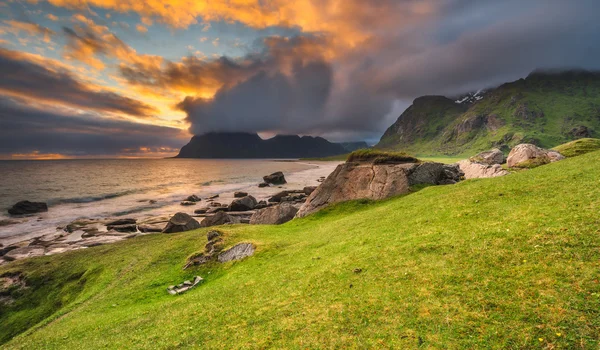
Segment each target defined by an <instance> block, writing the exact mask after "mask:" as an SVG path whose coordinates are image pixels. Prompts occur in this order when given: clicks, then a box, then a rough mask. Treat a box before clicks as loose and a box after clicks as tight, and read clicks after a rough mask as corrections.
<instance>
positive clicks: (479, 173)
mask: <svg viewBox="0 0 600 350" xmlns="http://www.w3.org/2000/svg"><path fill="white" fill-rule="evenodd" d="M458 166H459V167H460V170H461V171H462V172H463V173H464V174H465V175H464V176H465V179H479V178H488V177H497V176H504V175H508V174H509V172H508V171H506V170H504V169H502V166H501V165H499V164H494V165H487V164H480V163H475V162H471V161H469V160H461V161H460V162H458Z"/></svg>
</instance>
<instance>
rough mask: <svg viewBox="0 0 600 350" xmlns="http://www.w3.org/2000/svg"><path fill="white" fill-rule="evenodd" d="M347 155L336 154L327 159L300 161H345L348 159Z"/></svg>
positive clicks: (318, 158)
mask: <svg viewBox="0 0 600 350" xmlns="http://www.w3.org/2000/svg"><path fill="white" fill-rule="evenodd" d="M349 154H350V153H344V154H338V155H336V156H329V157H317V158H300V160H311V161H323V162H332V161H345V160H346V159H347V158H348V155H349Z"/></svg>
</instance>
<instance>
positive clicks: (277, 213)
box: [250, 203, 298, 225]
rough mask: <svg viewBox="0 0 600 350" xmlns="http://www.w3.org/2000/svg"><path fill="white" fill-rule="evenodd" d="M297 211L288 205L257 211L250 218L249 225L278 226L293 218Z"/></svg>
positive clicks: (283, 204)
mask: <svg viewBox="0 0 600 350" xmlns="http://www.w3.org/2000/svg"><path fill="white" fill-rule="evenodd" d="M297 212H298V209H297V208H295V207H294V206H292V205H291V204H288V203H282V204H278V205H274V206H272V207H268V208H264V209H260V210H258V211H257V212H256V213H254V214H253V215H252V217H251V218H250V225H280V224H283V223H285V222H288V221H290V220H292V219H293V218H294V216H295V215H296V213H297Z"/></svg>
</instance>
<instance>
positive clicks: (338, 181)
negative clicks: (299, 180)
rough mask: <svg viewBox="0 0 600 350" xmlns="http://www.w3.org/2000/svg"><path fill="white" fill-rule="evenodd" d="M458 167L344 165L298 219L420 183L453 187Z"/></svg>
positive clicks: (406, 164) (337, 169) (315, 192)
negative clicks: (354, 200) (331, 205)
mask: <svg viewBox="0 0 600 350" xmlns="http://www.w3.org/2000/svg"><path fill="white" fill-rule="evenodd" d="M461 175H462V173H461V172H460V170H459V169H458V167H457V166H447V165H444V164H440V163H401V164H370V163H344V164H340V165H338V167H337V168H336V169H335V170H334V171H333V173H331V174H330V175H329V176H328V177H327V179H325V181H323V183H322V184H321V186H319V187H317V189H316V190H315V191H314V192H312V193H311V195H310V196H309V197H308V198H307V199H306V202H305V203H304V204H303V205H302V207H301V208H300V210H299V211H298V213H297V214H296V217H304V216H306V215H309V214H311V213H314V212H316V211H318V210H319V209H321V208H323V207H325V206H327V205H329V204H333V203H338V202H343V201H348V200H353V199H363V198H366V199H374V200H379V199H385V198H389V197H392V196H396V195H399V194H404V193H408V192H409V190H410V187H411V186H413V185H418V184H432V185H441V184H450V183H454V182H456V181H459V180H460V177H461Z"/></svg>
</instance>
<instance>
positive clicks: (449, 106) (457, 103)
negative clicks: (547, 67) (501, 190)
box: [375, 70, 600, 155]
mask: <svg viewBox="0 0 600 350" xmlns="http://www.w3.org/2000/svg"><path fill="white" fill-rule="evenodd" d="M598 136H600V74H599V73H598V72H587V71H581V70H580V71H562V72H560V71H552V72H547V71H546V72H544V71H536V72H534V73H532V74H530V75H529V76H528V77H527V78H525V79H519V80H517V81H514V82H511V83H506V84H503V85H501V86H499V87H497V88H493V89H488V90H486V91H477V92H474V93H470V94H467V95H463V96H461V97H457V98H453V99H449V98H446V97H444V96H424V97H419V98H417V99H416V100H415V101H414V102H413V104H412V105H411V106H410V107H409V108H407V109H406V111H404V113H402V115H401V116H400V117H399V118H398V120H397V121H396V122H395V123H394V124H393V125H392V126H390V127H389V128H388V129H387V130H386V132H385V133H384V135H383V136H382V138H381V140H380V142H379V143H378V144H377V145H376V146H375V147H377V148H383V149H394V150H402V151H408V152H411V153H413V154H429V155H433V154H446V155H469V154H475V153H478V152H480V151H483V150H487V149H490V148H492V147H498V148H501V149H504V150H508V149H510V147H513V146H515V145H516V144H518V143H523V142H527V143H534V144H537V145H538V146H542V147H545V148H551V147H554V146H556V145H559V144H561V143H565V142H568V141H570V140H573V139H575V138H578V137H598Z"/></svg>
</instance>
